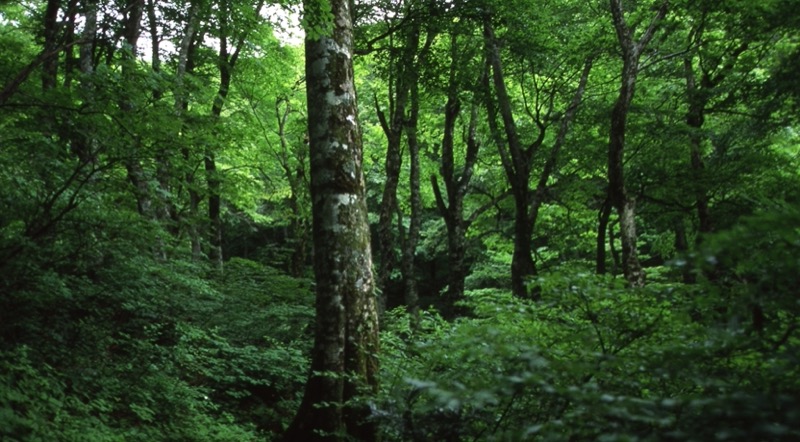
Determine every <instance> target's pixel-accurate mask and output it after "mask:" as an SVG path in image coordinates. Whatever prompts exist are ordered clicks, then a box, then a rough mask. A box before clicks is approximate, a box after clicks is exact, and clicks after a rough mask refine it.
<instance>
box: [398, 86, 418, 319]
mask: <svg viewBox="0 0 800 442" xmlns="http://www.w3.org/2000/svg"><path fill="white" fill-rule="evenodd" d="M418 121H419V85H418V84H416V83H415V84H414V86H413V87H412V88H411V110H410V114H409V118H408V122H407V125H406V140H407V141H408V155H409V163H410V164H409V166H410V172H409V187H410V191H411V219H410V221H409V226H408V235H407V236H406V240H405V241H404V247H403V263H402V273H403V286H404V300H405V304H406V309H407V310H408V313H409V314H410V315H411V326H412V328H413V329H415V330H416V328H417V326H418V325H419V293H418V292H417V275H416V271H415V264H416V254H417V243H418V242H419V231H420V226H421V224H422V195H421V193H420V165H419V141H418V140H417V123H418Z"/></svg>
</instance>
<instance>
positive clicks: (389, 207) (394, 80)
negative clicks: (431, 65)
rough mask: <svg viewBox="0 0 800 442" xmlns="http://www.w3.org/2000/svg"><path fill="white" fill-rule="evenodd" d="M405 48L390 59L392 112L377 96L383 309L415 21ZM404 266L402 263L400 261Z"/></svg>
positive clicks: (391, 260) (392, 262)
mask: <svg viewBox="0 0 800 442" xmlns="http://www.w3.org/2000/svg"><path fill="white" fill-rule="evenodd" d="M401 35H402V36H403V37H402V38H403V41H402V45H403V47H402V49H401V53H400V57H399V59H392V60H390V62H391V63H393V64H394V66H393V69H391V72H392V73H393V74H392V75H391V77H390V78H389V107H388V109H387V110H388V112H389V116H388V118H387V117H386V114H385V113H384V111H383V110H381V108H380V105H379V104H378V101H377V97H376V98H375V110H376V112H377V114H378V119H379V121H380V125H381V128H382V129H383V132H384V134H385V135H386V142H387V146H386V161H385V162H386V165H385V177H386V182H385V184H384V187H383V195H382V197H381V203H380V207H379V209H378V213H379V215H378V216H379V218H378V228H377V233H378V235H377V239H378V248H377V249H378V288H379V289H380V291H381V295H380V300H379V301H380V310H381V311H383V310H384V309H385V308H386V304H387V299H386V297H387V296H388V285H389V280H390V279H391V274H392V271H393V270H394V268H395V266H396V264H397V262H396V258H395V247H396V245H397V244H396V242H395V233H394V231H393V223H392V220H393V218H394V213H395V207H396V206H397V187H398V185H399V183H400V168H401V166H402V163H403V158H402V149H401V148H402V140H403V133H404V132H405V125H406V121H405V118H406V107H407V105H408V100H409V98H410V95H411V88H412V85H414V84H416V82H417V81H418V80H417V78H415V76H414V74H413V71H414V69H413V67H414V64H415V56H416V54H417V51H418V47H419V25H418V24H416V23H415V24H414V25H413V26H411V27H410V28H409V29H408V30H406V32H405V33H404V34H401ZM401 266H402V263H401Z"/></svg>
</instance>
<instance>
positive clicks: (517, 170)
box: [483, 16, 545, 298]
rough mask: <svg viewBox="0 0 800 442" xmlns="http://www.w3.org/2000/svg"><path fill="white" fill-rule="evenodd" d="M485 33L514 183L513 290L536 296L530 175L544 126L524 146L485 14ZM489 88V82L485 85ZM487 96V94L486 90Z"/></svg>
mask: <svg viewBox="0 0 800 442" xmlns="http://www.w3.org/2000/svg"><path fill="white" fill-rule="evenodd" d="M483 34H484V38H485V40H486V46H487V57H488V60H489V63H490V65H491V67H492V80H493V82H492V83H493V85H494V92H495V95H496V97H497V108H496V109H495V105H494V103H493V101H492V100H491V99H487V108H488V110H489V125H490V129H491V132H492V134H493V136H494V138H495V142H496V143H497V146H498V151H499V153H500V158H501V161H502V163H503V169H504V170H505V172H506V177H507V178H508V181H509V183H510V184H511V193H512V195H513V196H514V205H515V209H514V252H513V255H512V258H511V290H512V292H513V293H514V295H515V296H518V297H521V298H529V297H535V296H536V293H529V291H528V284H527V281H528V279H529V278H530V277H531V276H533V275H536V264H535V263H534V261H533V249H532V245H531V235H532V234H533V227H532V226H531V223H530V217H529V214H528V204H529V201H530V188H529V182H530V175H531V162H532V159H533V154H534V153H535V152H536V151H537V150H538V149H539V147H540V146H541V144H542V142H543V141H544V136H545V125H544V124H543V123H542V122H541V121H538V120H537V121H534V123H535V124H536V126H537V128H538V130H539V133H538V136H537V138H536V140H534V141H533V143H531V144H530V145H529V146H523V145H522V142H521V141H520V137H519V133H518V132H517V126H516V123H515V121H514V114H513V111H512V108H511V99H510V98H509V95H508V91H507V89H506V85H505V77H504V74H503V67H502V62H501V60H500V50H499V48H498V44H497V41H496V39H495V36H494V29H493V28H492V23H491V18H490V17H488V16H487V17H485V18H484V21H483ZM486 89H487V91H488V90H489V87H488V84H487V85H486ZM487 95H488V93H487ZM498 111H499V113H500V116H501V118H502V120H503V130H504V132H505V139H503V137H502V135H501V134H500V130H499V129H498V128H497V123H496V122H495V116H496V114H497V112H498Z"/></svg>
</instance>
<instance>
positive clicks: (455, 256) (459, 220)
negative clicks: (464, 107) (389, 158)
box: [431, 35, 489, 304]
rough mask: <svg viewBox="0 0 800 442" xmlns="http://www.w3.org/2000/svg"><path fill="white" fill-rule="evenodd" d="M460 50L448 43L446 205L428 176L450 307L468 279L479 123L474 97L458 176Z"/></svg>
mask: <svg viewBox="0 0 800 442" xmlns="http://www.w3.org/2000/svg"><path fill="white" fill-rule="evenodd" d="M458 51H459V47H458V44H457V38H456V36H455V35H453V36H452V37H451V42H450V60H451V61H450V78H449V85H448V91H447V103H446V104H445V116H444V133H443V135H442V155H441V160H440V167H439V171H440V174H441V176H442V179H443V180H444V185H445V189H446V191H447V201H446V202H445V198H444V197H443V195H442V192H441V190H440V188H439V182H438V180H437V178H436V176H435V175H434V176H431V185H432V187H433V194H434V197H435V198H436V206H437V208H438V210H439V213H440V214H441V216H442V218H443V219H444V223H445V227H447V258H448V263H449V272H448V278H447V282H448V284H447V293H446V294H445V297H446V298H447V301H448V302H449V303H451V304H452V303H455V302H456V301H458V300H461V299H462V298H463V297H464V281H465V279H466V277H467V272H468V271H469V268H468V266H467V262H466V251H467V247H466V238H465V236H466V233H467V230H468V228H469V224H470V223H471V220H466V219H464V197H465V196H466V194H467V189H468V187H469V183H470V180H471V179H472V174H473V170H474V166H475V162H476V161H477V159H478V150H479V149H480V143H479V142H478V139H477V136H476V127H477V120H478V99H477V95H476V97H475V99H474V100H473V103H472V109H471V112H470V120H469V127H468V129H467V140H466V144H467V151H466V154H465V156H464V165H463V167H462V169H461V171H460V173H459V174H458V175H456V171H455V126H456V120H457V118H458V115H459V113H460V112H461V102H460V100H459V97H458V96H459V85H458V82H457V77H456V73H457V70H458V64H459V58H458ZM488 71H489V64H488V63H485V64H484V70H483V74H482V75H483V76H482V78H481V79H480V80H479V83H478V85H481V84H484V83H485V81H486V80H487V79H488Z"/></svg>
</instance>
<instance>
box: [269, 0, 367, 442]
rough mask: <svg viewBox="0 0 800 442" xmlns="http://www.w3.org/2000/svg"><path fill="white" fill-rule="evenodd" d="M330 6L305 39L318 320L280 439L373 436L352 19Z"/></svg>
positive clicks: (342, 6)
mask: <svg viewBox="0 0 800 442" xmlns="http://www.w3.org/2000/svg"><path fill="white" fill-rule="evenodd" d="M311 1H313V0H307V2H306V8H307V10H308V9H310V7H313V5H309V4H308V3H309V2H311ZM330 5H331V8H332V12H333V23H332V33H330V36H322V37H318V38H314V39H312V38H310V37H309V38H307V39H306V85H307V100H308V131H309V139H310V157H311V199H312V218H313V241H314V272H315V276H316V291H317V301H316V310H317V320H316V334H315V340H314V347H313V350H312V352H313V353H312V362H311V374H310V377H309V380H308V383H307V384H306V389H305V394H304V396H303V401H302V403H301V405H300V409H299V410H298V412H297V415H296V416H295V418H294V421H293V422H292V424H291V425H290V426H289V428H288V429H287V431H286V433H285V435H284V437H285V440H287V441H340V440H345V439H347V438H352V439H354V440H359V441H373V440H377V439H378V436H377V430H376V427H375V426H374V425H373V424H372V423H370V422H369V421H368V412H369V409H368V408H367V407H366V406H365V405H364V404H363V403H359V401H358V400H357V399H358V397H359V396H360V395H362V394H363V393H371V392H374V391H375V390H376V388H377V377H376V375H377V370H378V361H377V352H378V334H377V333H378V321H377V308H376V300H375V296H374V281H373V275H372V256H371V254H370V232H369V226H368V223H367V206H366V198H365V194H364V177H363V171H362V144H361V132H360V129H359V126H358V119H357V115H358V113H357V107H356V92H355V88H354V84H353V65H352V55H353V50H352V19H351V15H350V4H349V2H348V1H347V0H331V1H330Z"/></svg>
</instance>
